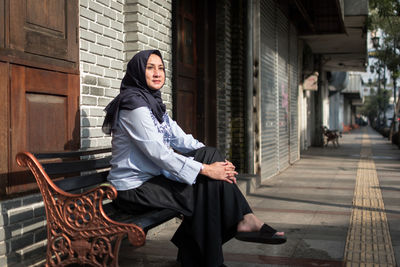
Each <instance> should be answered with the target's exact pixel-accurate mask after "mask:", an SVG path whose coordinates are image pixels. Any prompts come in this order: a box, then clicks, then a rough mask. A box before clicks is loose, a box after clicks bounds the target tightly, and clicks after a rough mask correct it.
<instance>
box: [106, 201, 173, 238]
mask: <svg viewBox="0 0 400 267" xmlns="http://www.w3.org/2000/svg"><path fill="white" fill-rule="evenodd" d="M103 209H104V211H105V212H106V214H107V215H108V216H109V217H110V218H111V219H113V220H114V221H117V222H123V223H133V224H136V225H137V226H139V227H140V228H142V229H143V230H144V231H145V232H147V231H148V230H150V229H151V228H154V227H156V226H158V225H160V224H163V223H165V222H166V221H169V220H171V219H173V218H175V217H179V215H180V213H179V212H177V211H174V210H170V209H153V210H150V211H148V212H144V213H137V214H136V213H135V214H128V213H123V212H121V211H120V210H118V209H116V208H115V206H114V204H113V203H107V204H104V205H103Z"/></svg>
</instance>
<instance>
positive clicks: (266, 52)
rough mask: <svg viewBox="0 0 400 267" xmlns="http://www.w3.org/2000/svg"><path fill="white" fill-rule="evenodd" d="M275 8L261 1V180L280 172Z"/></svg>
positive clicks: (269, 3) (270, 2)
mask: <svg viewBox="0 0 400 267" xmlns="http://www.w3.org/2000/svg"><path fill="white" fill-rule="evenodd" d="M275 16H276V7H275V3H274V1H272V0H267V1H261V2H260V26H261V27H260V28H261V30H260V31H261V32H260V33H261V37H260V38H261V42H260V43H261V177H262V178H267V177H270V176H272V175H274V174H275V173H277V171H278V134H277V133H278V132H277V116H278V102H277V91H276V83H277V81H276V57H275V55H276V45H277V38H276V30H275V29H276V17H275Z"/></svg>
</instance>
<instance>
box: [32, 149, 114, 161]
mask: <svg viewBox="0 0 400 267" xmlns="http://www.w3.org/2000/svg"><path fill="white" fill-rule="evenodd" d="M109 152H111V148H110V147H103V148H88V149H85V150H77V151H59V152H43V153H33V155H35V157H36V158H37V159H51V158H76V157H81V156H88V155H95V154H103V153H109Z"/></svg>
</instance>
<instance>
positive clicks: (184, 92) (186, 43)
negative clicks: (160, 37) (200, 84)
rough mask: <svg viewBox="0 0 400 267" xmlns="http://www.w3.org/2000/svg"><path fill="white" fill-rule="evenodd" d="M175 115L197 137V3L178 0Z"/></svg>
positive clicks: (183, 126) (186, 130)
mask: <svg viewBox="0 0 400 267" xmlns="http://www.w3.org/2000/svg"><path fill="white" fill-rule="evenodd" d="M177 15H178V17H177V31H176V33H177V48H176V49H177V55H176V57H177V59H176V61H177V66H176V70H177V73H176V83H175V85H176V91H175V92H176V95H175V106H174V107H175V118H176V121H177V122H178V124H179V125H180V126H181V127H182V129H183V130H184V131H185V132H186V133H191V134H193V136H195V137H197V135H198V134H197V81H196V74H197V57H196V21H195V6H194V1H192V0H182V1H178V6H177Z"/></svg>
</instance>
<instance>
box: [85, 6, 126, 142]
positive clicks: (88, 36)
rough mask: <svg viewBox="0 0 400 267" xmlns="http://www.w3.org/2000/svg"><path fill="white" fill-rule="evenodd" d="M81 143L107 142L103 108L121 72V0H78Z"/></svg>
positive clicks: (115, 90) (122, 26)
mask: <svg viewBox="0 0 400 267" xmlns="http://www.w3.org/2000/svg"><path fill="white" fill-rule="evenodd" d="M79 4H80V7H79V11H80V17H79V26H80V31H79V33H80V72H81V99H80V100H81V146H82V147H83V148H84V147H98V146H107V145H110V140H111V138H110V137H109V136H105V135H104V134H103V133H102V131H101V126H102V124H103V120H104V112H103V109H104V108H105V106H106V105H107V104H108V103H109V102H110V101H111V100H112V99H113V98H114V97H115V96H116V95H117V94H118V93H119V86H120V83H121V79H122V77H123V75H124V72H123V68H124V61H125V54H124V33H123V29H124V14H123V11H124V4H125V0H80V3H79Z"/></svg>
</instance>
